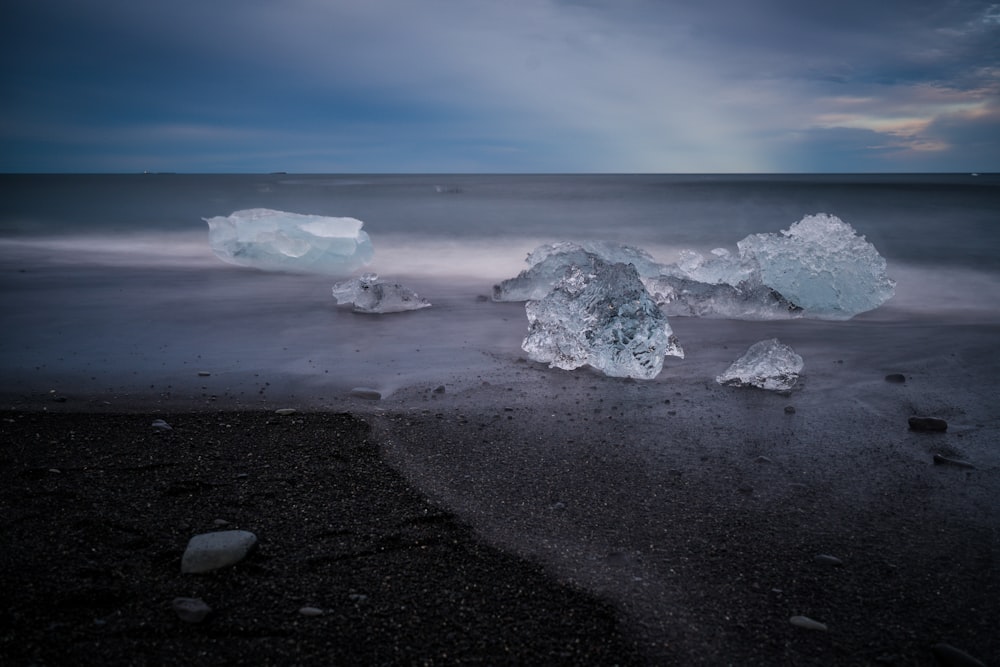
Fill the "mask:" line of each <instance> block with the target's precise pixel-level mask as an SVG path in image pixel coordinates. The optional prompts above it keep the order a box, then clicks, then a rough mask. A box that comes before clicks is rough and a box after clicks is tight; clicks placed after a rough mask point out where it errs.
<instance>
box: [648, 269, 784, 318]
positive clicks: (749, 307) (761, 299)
mask: <svg viewBox="0 0 1000 667" xmlns="http://www.w3.org/2000/svg"><path fill="white" fill-rule="evenodd" d="M642 282H643V283H644V284H645V285H646V289H647V290H648V291H649V294H650V296H652V297H653V300H654V301H655V302H656V305H658V306H659V307H660V309H661V310H662V311H663V312H664V313H665V314H666V315H667V316H669V317H673V316H675V315H680V316H685V317H706V318H713V317H714V318H726V319H736V320H780V319H789V318H793V317H799V316H800V315H801V314H802V309H801V308H799V307H798V306H796V305H795V304H793V303H791V302H789V301H788V300H787V299H785V298H784V297H783V296H781V295H780V294H778V293H777V292H775V291H774V290H773V289H771V288H770V287H767V286H765V285H761V284H760V283H759V282H755V281H753V280H745V281H743V282H740V283H739V284H737V285H729V284H726V283H708V282H699V281H697V280H691V279H688V278H679V277H674V276H670V275H661V276H656V277H655V278H644V279H643V281H642Z"/></svg>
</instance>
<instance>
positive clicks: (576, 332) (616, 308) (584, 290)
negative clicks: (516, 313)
mask: <svg viewBox="0 0 1000 667" xmlns="http://www.w3.org/2000/svg"><path fill="white" fill-rule="evenodd" d="M525 310H526V312H527V315H528V323H529V329H528V336H527V337H526V338H525V339H524V342H523V344H522V345H521V347H522V348H523V349H524V351H525V352H527V353H528V356H529V357H530V358H531V359H533V360H535V361H541V362H545V363H548V364H549V366H550V367H554V368H563V369H566V370H572V369H574V368H579V367H580V366H584V365H587V364H589V365H590V366H592V367H594V368H596V369H598V370H600V371H602V372H603V373H605V374H606V375H610V376H613V377H631V378H641V379H652V378H654V377H656V376H657V375H658V374H659V373H660V371H661V370H662V368H663V359H664V357H665V356H666V355H672V356H677V357H683V356H684V351H683V350H682V349H681V347H680V345H678V343H677V339H676V338H675V337H674V335H673V332H672V331H671V329H670V325H669V324H668V323H667V317H666V316H665V315H664V314H663V312H662V311H661V310H660V309H659V308H658V307H657V305H656V304H655V303H654V302H653V300H652V299H651V298H650V296H649V293H648V292H647V291H646V288H645V287H644V286H643V284H642V282H641V281H640V280H639V274H638V271H636V268H635V266H633V265H631V264H623V263H620V262H618V263H609V262H605V261H603V260H600V259H595V258H591V259H590V261H588V262H587V263H586V264H585V265H583V266H577V265H571V266H569V267H566V269H565V271H564V273H563V277H562V279H561V280H559V282H557V283H556V285H555V287H554V288H553V289H552V290H551V291H550V292H549V293H548V294H547V295H546V296H545V297H544V298H542V299H539V300H531V301H528V302H527V304H526V305H525Z"/></svg>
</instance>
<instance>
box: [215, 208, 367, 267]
mask: <svg viewBox="0 0 1000 667" xmlns="http://www.w3.org/2000/svg"><path fill="white" fill-rule="evenodd" d="M204 220H205V222H207V223H208V242H209V244H210V245H211V246H212V252H214V253H215V255H216V256H217V257H218V258H219V259H221V260H223V261H225V262H229V263H230V264H237V265H239V266H249V267H253V268H256V269H262V270H264V271H289V272H293V273H322V274H328V275H343V276H346V275H349V274H350V273H351V272H353V271H356V270H357V269H359V268H361V267H363V266H366V265H367V264H369V263H370V262H371V260H372V257H373V256H374V249H373V248H372V243H371V239H370V238H369V237H368V234H367V233H365V232H364V231H362V230H361V227H362V226H363V225H364V223H363V222H361V221H360V220H357V219H356V218H332V217H327V216H322V215H303V214H300V213H289V212H287V211H276V210H272V209H268V208H252V209H246V210H242V211H235V212H234V213H232V214H230V215H228V216H216V217H214V218H204Z"/></svg>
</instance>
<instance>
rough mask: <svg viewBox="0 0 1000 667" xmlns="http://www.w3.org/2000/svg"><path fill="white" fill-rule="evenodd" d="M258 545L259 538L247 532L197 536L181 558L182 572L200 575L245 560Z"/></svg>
mask: <svg viewBox="0 0 1000 667" xmlns="http://www.w3.org/2000/svg"><path fill="white" fill-rule="evenodd" d="M255 544H257V536H256V535H254V534H253V533H251V532H249V531H246V530H222V531H218V532H214V533H202V534H201V535H195V536H194V537H192V538H191V541H189V542H188V545H187V549H185V550H184V556H183V557H182V558H181V572H183V573H185V574H200V573H202V572H211V571H212V570H217V569H219V568H221V567H226V566H228V565H233V564H235V563H238V562H240V561H241V560H243V559H244V558H245V557H246V555H247V554H248V553H250V550H251V549H252V548H253V547H254V545H255Z"/></svg>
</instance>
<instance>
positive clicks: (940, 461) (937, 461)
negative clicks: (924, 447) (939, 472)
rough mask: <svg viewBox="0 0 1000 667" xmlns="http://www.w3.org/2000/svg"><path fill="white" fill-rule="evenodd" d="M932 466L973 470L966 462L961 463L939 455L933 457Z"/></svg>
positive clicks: (972, 466)
mask: <svg viewBox="0 0 1000 667" xmlns="http://www.w3.org/2000/svg"><path fill="white" fill-rule="evenodd" d="M934 465H938V466H956V467H958V468H975V467H976V466H974V465H972V464H971V463H969V462H968V461H961V460H959V459H952V458H948V457H947V456H941V455H940V454H935V455H934Z"/></svg>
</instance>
